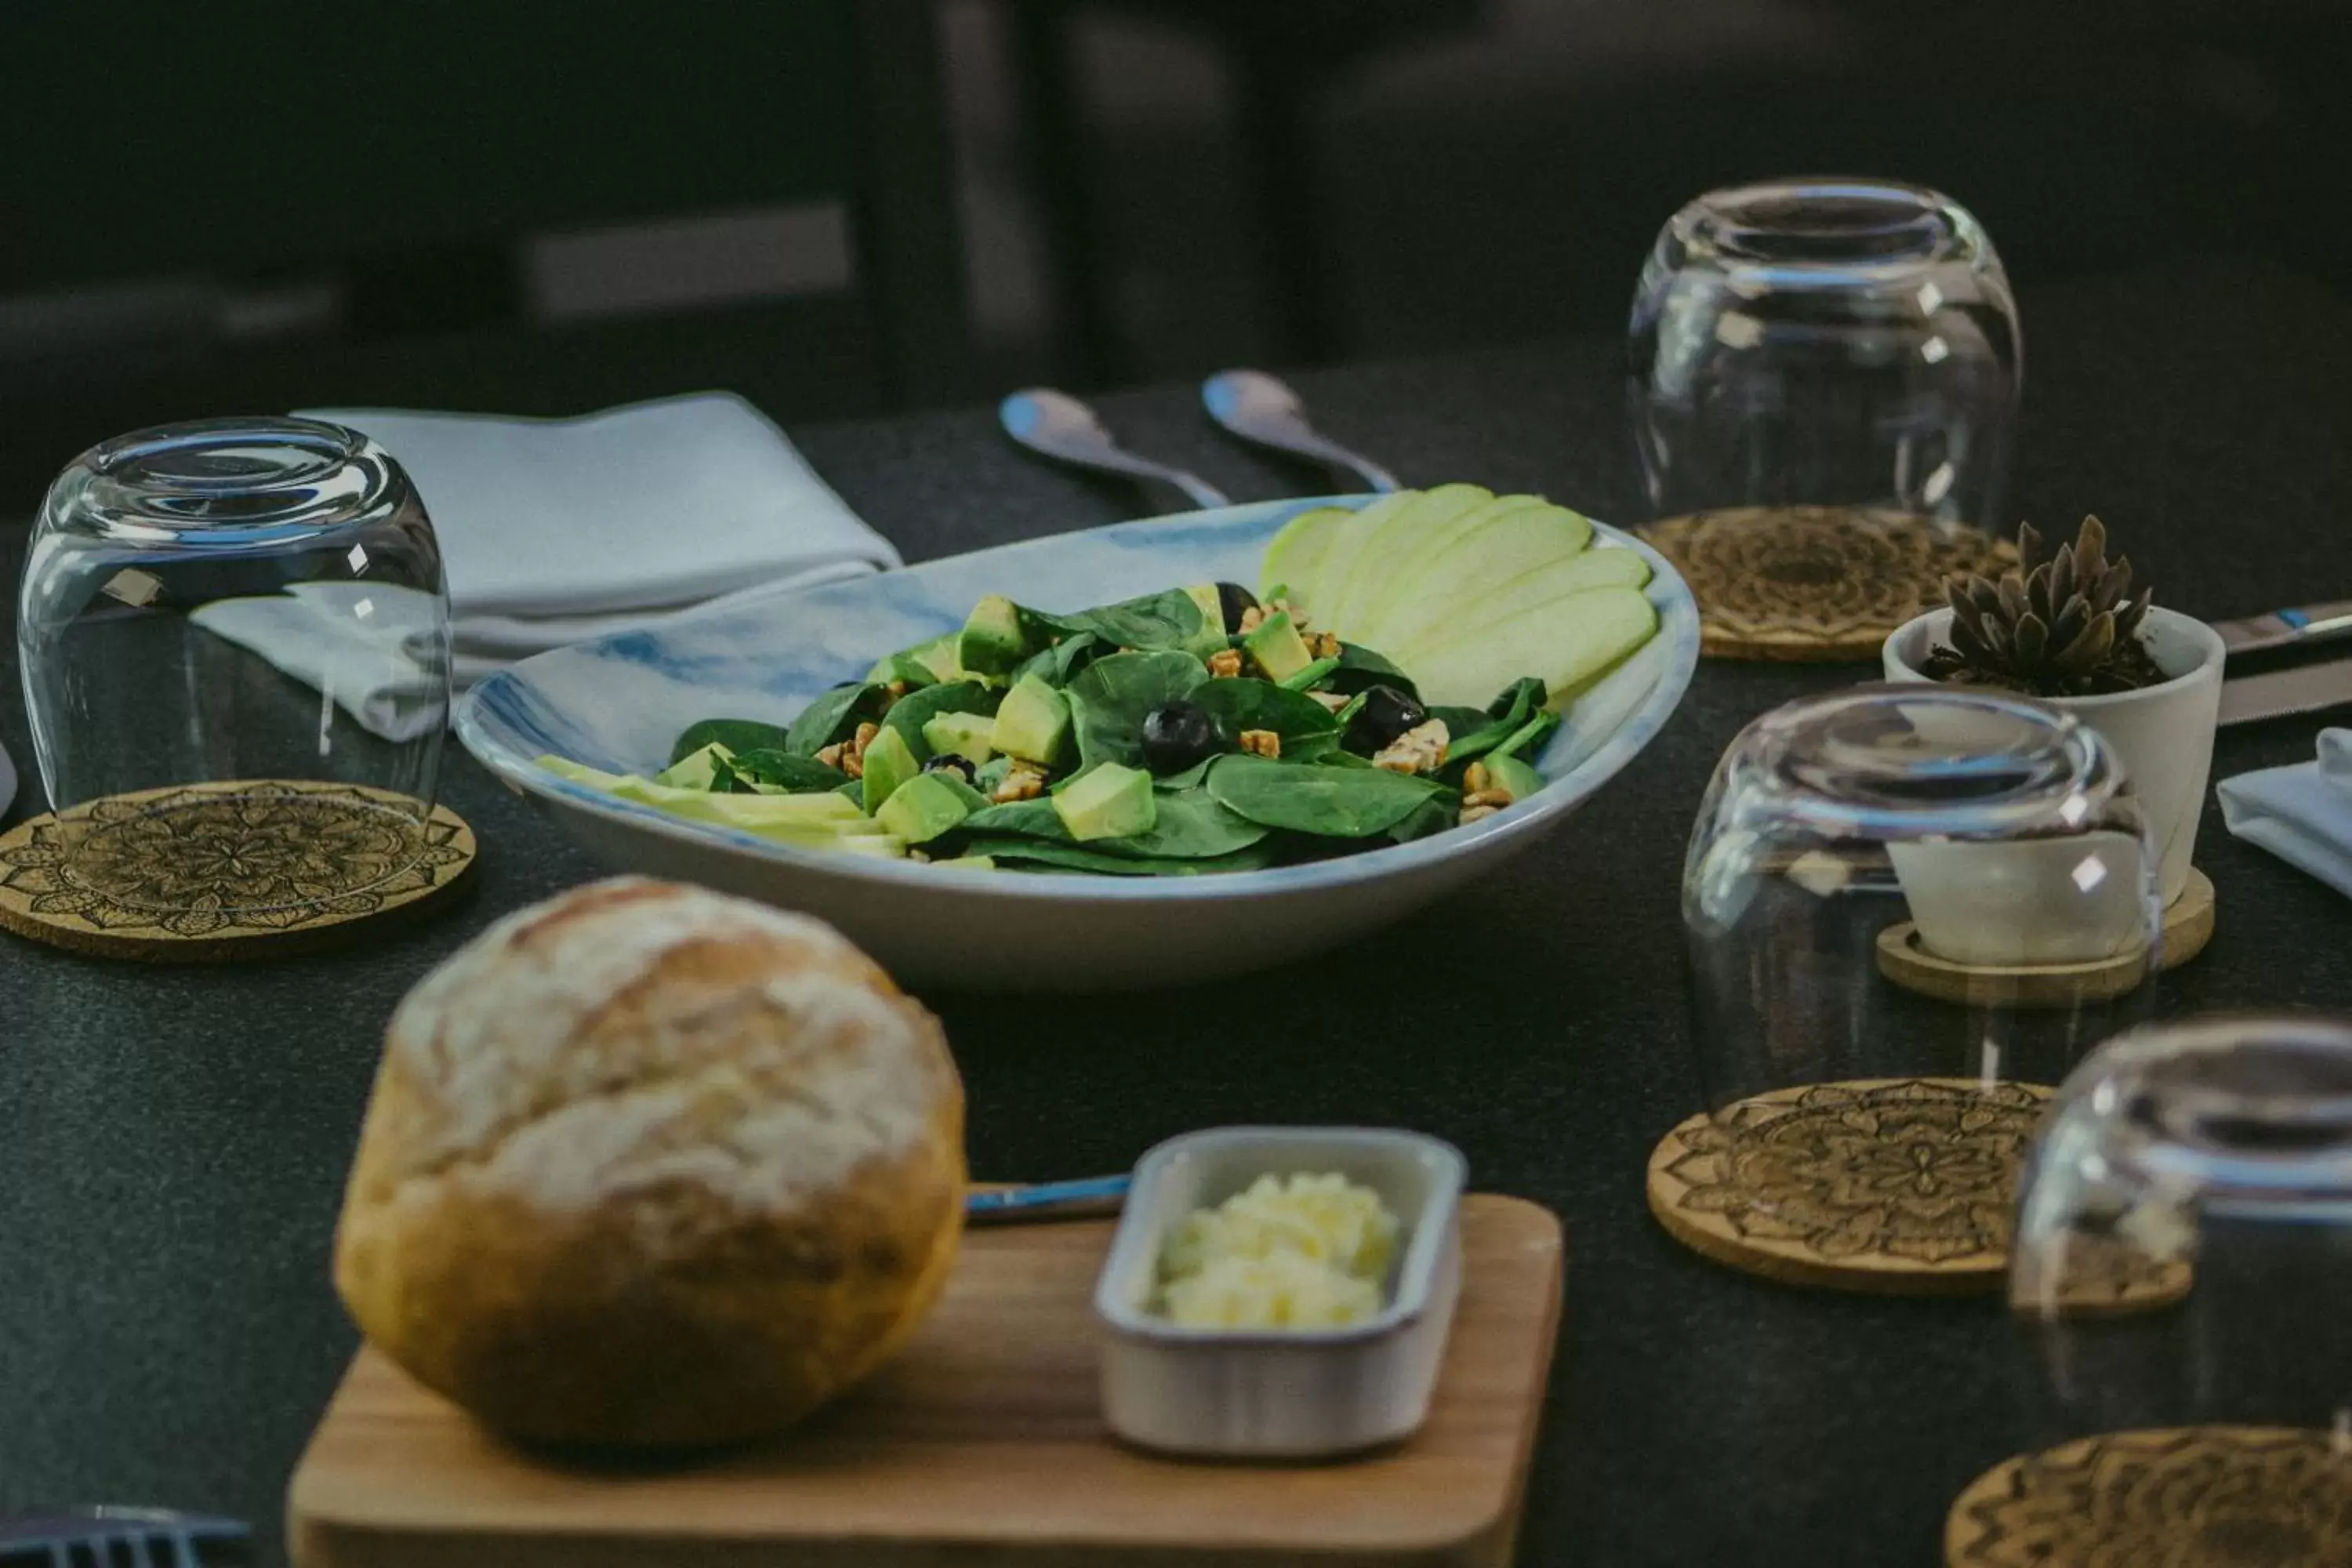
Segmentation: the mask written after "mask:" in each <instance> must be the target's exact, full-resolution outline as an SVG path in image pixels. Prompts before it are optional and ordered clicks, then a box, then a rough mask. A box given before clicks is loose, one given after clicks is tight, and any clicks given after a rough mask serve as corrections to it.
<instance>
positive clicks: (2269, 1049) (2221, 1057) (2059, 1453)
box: [1946, 1017, 2352, 1568]
mask: <svg viewBox="0 0 2352 1568" xmlns="http://www.w3.org/2000/svg"><path fill="white" fill-rule="evenodd" d="M2014 1252H2015V1261H2014V1265H2013V1267H2012V1268H2011V1275H2010V1302H2011V1308H2012V1309H2013V1310H2014V1311H2015V1312H2016V1313H2017V1314H2018V1316H2019V1319H2020V1321H2021V1324H2022V1326H2023V1330H2024V1333H2025V1338H2026V1343H2027V1345H2028V1346H2029V1348H2030V1352H2031V1353H2030V1354H2029V1356H2028V1358H2027V1359H2028V1364H2029V1365H2030V1366H2031V1368H2032V1373H2033V1375H2032V1386H2033V1387H2034V1388H2035V1389H2037V1390H2038V1391H2039V1394H2040V1397H2039V1399H2038V1400H2037V1401H2036V1402H2035V1405H2034V1408H2035V1413H2036V1414H2035V1419H2036V1421H2037V1427H2036V1429H2035V1430H2034V1431H2032V1432H2031V1433H2028V1434H2025V1436H2026V1439H2027V1440H2026V1442H2025V1443H2024V1444H2023V1445H2022V1446H2021V1447H2022V1452H2021V1455H2020V1456H2019V1457H2016V1458H2010V1459H2008V1460H2005V1461H2004V1462H2002V1463H2000V1464H1999V1465H1997V1466H1995V1467H1994V1468H1992V1469H1990V1470H1989V1471H1987V1472H1986V1473H1985V1475H1984V1476H1983V1477H1982V1478H1981V1479H1979V1480H1978V1481H1977V1482H1976V1483H1975V1484H1974V1485H1972V1486H1971V1487H1969V1489H1967V1491H1966V1492H1965V1493H1964V1494H1963V1496H1962V1497H1961V1498H1960V1499H1959V1500H1958V1501H1957V1502H1956V1503H1955V1505H1954V1506H1953V1508H1952V1510H1951V1513H1950V1515H1949V1517H1948V1523H1947V1534H1946V1541H1947V1546H1948V1561H1949V1562H1951V1563H1967V1564H2010V1563H2033V1564H2047V1565H2049V1568H2062V1565H2064V1564H2073V1563H2083V1564H2091V1563H2099V1564H2105V1563H2116V1564H2123V1563H2167V1564H2177V1565H2179V1568H2207V1565H2210V1568H2236V1565H2239V1564H2249V1565H2251V1564H2255V1563H2262V1564H2280V1565H2285V1564H2306V1563H2307V1564H2314V1565H2317V1564H2322V1563H2347V1562H2352V1328H2347V1326H2346V1310H2347V1302H2352V1026H2347V1025H2346V1024H2344V1023H2341V1022H2337V1021H2331V1020H2326V1019H2319V1018H2308V1017H2301V1018H2298V1017H2271V1018H2263V1017H2244V1018H2214V1019H2200V1020H2195V1021H2191V1022H2189V1023H2184V1024H2178V1025H2168V1026H2161V1027H2151V1028H2147V1029H2144V1030H2139V1031H2136V1032H2134V1033H2131V1034H2128V1035H2126V1036H2124V1037H2120V1038H2118V1039H2116V1040H2113V1041H2110V1042H2108V1043H2107V1044H2106V1045H2105V1046H2103V1047H2100V1049H2099V1050H2098V1051H2097V1052H2096V1053H2095V1055H2094V1056H2092V1057H2091V1058H2090V1059H2089V1060H2087V1061H2085V1062H2084V1064H2083V1065H2082V1067H2081V1068H2079V1069H2078V1070H2077V1071H2076V1072H2075V1074H2074V1076H2073V1077H2072V1078H2071V1079H2068V1080H2067V1081H2066V1084H2065V1087H2064V1089H2063V1090H2062V1091H2061V1092H2060V1094H2059V1096H2058V1098H2057V1100H2056V1101H2055V1103H2054V1104H2053V1107H2052V1110H2051V1112H2050V1116H2049V1120H2048V1121H2047V1123H2046V1125H2045V1126H2044V1128H2043V1130H2042V1136H2041V1138H2040V1140H2039V1142H2038V1143H2037V1144H2036V1146H2035V1148H2034V1151H2033V1153H2032V1158H2031V1160H2030V1162H2029V1163H2028V1167H2027V1173H2026V1176H2025V1181H2024V1191H2023V1194H2022V1197H2021V1204H2020V1207H2019V1215H2018V1221H2017V1236H2016V1241H2015V1244H2014ZM2119 1278H2127V1279H2137V1280H2140V1281H2142V1282H2143V1283H2144V1284H2145V1285H2146V1286H2147V1287H2148V1288H2146V1289H2142V1290H2141V1291H2140V1292H2139V1293H2138V1295H2137V1297H2136V1299H2134V1300H2132V1301H2131V1302H2130V1303H2129V1305H2130V1306H2131V1307H2132V1308H2133V1309H2134V1310H2116V1308H2115V1305H2114V1292H2113V1289H2112V1282H2113V1281H2115V1280H2116V1279H2119ZM1988 1457H1989V1458H1990V1456H1988Z"/></svg>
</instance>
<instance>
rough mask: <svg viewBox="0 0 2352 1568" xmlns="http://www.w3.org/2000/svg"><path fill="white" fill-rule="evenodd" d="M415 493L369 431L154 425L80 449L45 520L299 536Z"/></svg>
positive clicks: (176, 539)
mask: <svg viewBox="0 0 2352 1568" xmlns="http://www.w3.org/2000/svg"><path fill="white" fill-rule="evenodd" d="M410 493H411V487H410V485H409V482H408V479H407V476H406V475H405V474H404V472H403V471H402V469H401V468H400V465H399V463H398V462H397V461H395V460H394V458H393V457H392V455H391V454H390V453H389V452H387V451H385V450H384V448H383V447H381V446H380V445H378V444H377V443H376V442H375V441H374V440H373V438H372V437H368V436H366V435H364V434H362V432H360V431H358V430H354V429H352V428H351V427H350V426H343V425H336V424H332V423H330V422H329V421H326V420H323V419H306V418H300V417H297V416H290V415H261V416H251V417H225V418H221V417H216V418H207V419H195V420H188V421H184V422H182V423H178V424H172V425H158V426H149V427H147V428H145V429H141V430H133V431H130V432H128V433H127V434H124V435H121V436H115V437H110V438H109V439H107V440H104V441H101V442H100V443H99V444H98V445H96V446H94V447H89V449H88V450H87V451H84V452H83V453H81V455H80V456H79V457H77V458H75V459H74V460H73V461H72V462H71V463H69V464H68V465H67V466H66V468H65V469H64V470H63V471H62V472H60V473H59V474H58V477H57V479H55V480H54V481H53V482H52V483H51V484H50V486H49V489H48V491H47V494H46V495H45V496H44V497H43V499H42V503H41V510H40V516H39V526H40V527H41V529H42V530H44V531H51V532H59V533H69V534H74V535H77V536H80V537H85V538H91V539H98V540H104V541H106V542H110V543H117V544H129V545H134V546H140V547H144V548H147V549H156V550H168V549H189V550H213V549H226V550H250V549H253V548H255V547H257V546H258V547H264V548H268V547H275V546H280V545H287V544H298V543H301V542H307V541H310V540H315V539H317V538H319V537H320V536H321V535H324V534H331V533H333V532H335V531H339V530H343V529H348V528H355V527H362V526H365V525H368V524H371V523H373V522H376V521H381V520H382V519H383V517H384V516H385V515H386V514H387V513H388V512H389V511H391V510H394V509H395V508H397V507H398V506H399V505H400V504H401V503H402V501H403V500H404V499H406V498H407V496H408V495H409V494H410Z"/></svg>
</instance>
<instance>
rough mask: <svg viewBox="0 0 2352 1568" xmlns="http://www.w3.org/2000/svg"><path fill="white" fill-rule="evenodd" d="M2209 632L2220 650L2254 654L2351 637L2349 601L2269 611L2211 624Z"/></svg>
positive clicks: (2350, 607) (2351, 617) (2351, 605)
mask: <svg viewBox="0 0 2352 1568" xmlns="http://www.w3.org/2000/svg"><path fill="white" fill-rule="evenodd" d="M2213 629H2214V630H2215V631H2216V632H2219V633H2220V634H2221V647H2222V648H2223V649H2224V650H2225V651H2227V652H2230V653H2258V652H2260V651H2262V650H2263V648H2271V647H2287V646H2289V645H2290V644H2293V643H2313V642H2325V641H2326V640H2328V639H2329V638H2332V637H2344V636H2347V635H2352V599H2339V600H2336V602H2334V603H2333V604H2326V605H2302V606H2300V607H2299V608H2295V609H2289V610H2272V611H2270V612H2268V613H2267V614H2265V615H2260V616H2247V617H2246V618H2245V619H2244V620H2242V621H2215V622H2214V623H2213Z"/></svg>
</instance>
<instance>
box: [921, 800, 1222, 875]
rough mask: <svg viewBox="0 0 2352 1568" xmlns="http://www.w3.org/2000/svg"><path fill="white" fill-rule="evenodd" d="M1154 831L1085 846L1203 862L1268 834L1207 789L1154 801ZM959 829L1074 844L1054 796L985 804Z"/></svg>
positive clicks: (1101, 851)
mask: <svg viewBox="0 0 2352 1568" xmlns="http://www.w3.org/2000/svg"><path fill="white" fill-rule="evenodd" d="M1154 804H1155V805H1156V806H1157V807H1158V810H1157V812H1156V814H1155V815H1156V818H1157V819H1156V820H1155V821H1154V822H1153V824H1152V826H1151V827H1150V831H1148V832H1144V833H1135V834H1129V835H1126V836H1124V837H1118V838H1091V839H1088V840H1087V844H1086V847H1087V849H1090V850H1093V851H1095V852H1096V853H1097V854H1103V855H1115V856H1119V857H1122V858H1144V859H1165V860H1200V859H1207V858H1211V857H1213V856H1218V855H1226V854H1230V853H1232V852H1233V851H1234V850H1236V849H1244V848H1246V847H1249V846H1250V845H1253V844H1255V843H1256V842H1258V841H1259V840H1260V839H1262V838H1264V837H1265V828H1264V827H1262V826H1258V825H1257V824H1256V823H1255V822H1251V821H1249V820H1247V819H1246V818H1244V817H1242V816H1236V815H1235V814H1234V813H1233V812H1230V811H1227V810H1226V809H1225V808H1224V807H1223V806H1222V805H1218V804H1217V803H1216V802H1215V801H1214V800H1213V799H1211V798H1210V796H1209V794H1208V792H1207V791H1205V790H1195V791H1179V792H1177V793H1175V794H1172V795H1162V796H1160V798H1159V800H1158V801H1157V802H1155V803H1154ZM956 830H957V831H958V832H959V833H974V834H987V835H990V836H992V837H995V836H1001V837H1020V838H1029V839H1037V840H1041V841H1043V842H1045V843H1049V844H1072V843H1075V842H1076V840H1074V839H1072V838H1071V837H1070V830H1069V829H1068V828H1067V827H1066V826H1063V824H1062V816H1061V813H1059V812H1057V811H1055V809H1054V803H1053V802H1052V801H1050V800H1016V801H1010V802H1007V803H1006V804H1004V805H989V806H983V807H982V808H981V809H980V810H978V811H975V812H973V813H972V814H971V816H967V817H965V818H964V819H963V821H962V822H961V823H960V824H959V825H958V826H957V829H956Z"/></svg>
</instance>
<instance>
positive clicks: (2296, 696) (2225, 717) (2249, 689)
mask: <svg viewBox="0 0 2352 1568" xmlns="http://www.w3.org/2000/svg"><path fill="white" fill-rule="evenodd" d="M2347 702H2352V658H2338V659H2331V660H2330V661H2328V662H2327V663H2326V664H2306V665H2302V666H2299V667H2297V668H2294V669H2277V670H2273V671H2271V672H2270V673H2269V674H2267V675H2242V676H2240V677H2238V678H2237V679H2234V680H2225V681H2223V682H2221V718H2220V719H2219V720H2217V721H2216V722H2217V723H2221V724H2251V723H2252V722H2253V721H2255V720H2257V719H2277V718H2281V717H2283V716H2284V715H2286V714H2289V713H2316V712H2318V711H2320V710H2322V709H2326V708H2334V707H2336V706H2338V705H2339V704H2342V703H2347Z"/></svg>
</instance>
